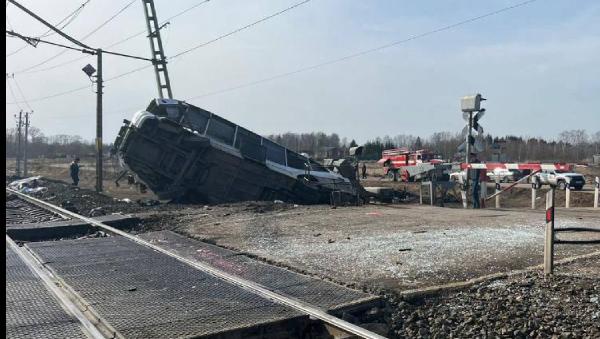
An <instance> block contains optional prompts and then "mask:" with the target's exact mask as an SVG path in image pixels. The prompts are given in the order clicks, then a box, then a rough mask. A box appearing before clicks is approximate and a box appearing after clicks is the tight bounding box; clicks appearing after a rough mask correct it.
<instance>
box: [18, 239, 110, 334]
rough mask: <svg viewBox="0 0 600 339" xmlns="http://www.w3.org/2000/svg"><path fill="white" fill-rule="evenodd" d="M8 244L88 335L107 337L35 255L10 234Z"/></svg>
mask: <svg viewBox="0 0 600 339" xmlns="http://www.w3.org/2000/svg"><path fill="white" fill-rule="evenodd" d="M6 245H7V247H9V248H11V249H12V250H13V251H14V252H15V253H16V254H17V255H18V256H19V258H21V260H23V262H25V265H27V267H29V268H30V269H31V270H32V271H33V272H34V273H35V274H36V275H37V276H38V277H40V279H41V280H42V283H43V284H44V285H45V287H46V288H47V289H48V290H49V291H50V292H51V293H52V294H53V295H54V296H55V297H56V299H58V302H59V303H60V304H61V305H62V306H63V308H64V309H65V310H66V311H67V312H69V313H70V314H72V315H73V316H75V318H77V320H79V322H80V323H81V325H82V326H83V329H85V332H86V334H87V335H89V337H90V338H92V339H106V338H107V337H106V336H104V335H103V334H102V333H101V332H100V330H98V328H96V326H95V325H94V324H92V322H91V321H90V320H89V319H88V318H87V317H86V316H85V315H84V314H83V312H81V310H80V309H79V308H78V307H77V306H76V305H75V304H74V303H73V302H72V301H71V300H70V299H69V297H67V296H66V295H65V293H64V292H63V291H62V289H61V288H60V287H58V286H57V284H56V282H55V281H54V280H53V279H52V278H51V277H50V275H49V274H48V273H47V272H46V271H45V269H44V268H43V267H42V266H41V264H40V263H39V262H38V261H37V260H35V258H34V257H33V255H31V254H30V253H28V252H27V251H25V250H22V249H21V248H19V246H18V245H17V244H16V243H15V242H14V240H12V239H11V238H10V237H9V236H8V235H6Z"/></svg>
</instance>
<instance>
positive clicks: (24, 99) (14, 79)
mask: <svg viewBox="0 0 600 339" xmlns="http://www.w3.org/2000/svg"><path fill="white" fill-rule="evenodd" d="M12 80H13V81H14V83H15V85H16V86H17V90H19V93H20V94H21V98H23V101H24V102H25V105H27V108H29V111H33V108H31V106H30V105H29V102H28V101H27V98H26V97H25V94H23V90H22V89H21V86H19V82H18V81H17V79H16V78H15V77H14V76H13V77H12Z"/></svg>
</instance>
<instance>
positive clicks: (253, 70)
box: [6, 0, 600, 142]
mask: <svg viewBox="0 0 600 339" xmlns="http://www.w3.org/2000/svg"><path fill="white" fill-rule="evenodd" d="M82 2H83V0H61V1H52V2H46V1H43V2H41V1H34V0H23V1H22V3H23V4H24V5H26V6H27V7H29V8H30V9H32V10H34V11H36V12H37V13H38V14H40V15H41V16H43V17H44V18H47V19H48V20H50V21H52V22H56V21H58V20H59V19H60V18H62V17H64V16H65V15H66V14H67V13H68V12H70V11H72V10H73V9H75V8H76V7H77V6H79V5H80V4H81V3H82ZM128 2H129V0H111V1H100V0H91V1H90V3H89V4H88V5H87V6H86V8H85V9H84V10H83V11H82V13H81V14H80V16H79V17H78V18H77V19H76V20H75V21H74V22H73V23H72V24H70V25H69V26H68V27H67V29H66V31H67V32H68V33H69V34H72V35H73V36H75V37H81V36H83V35H85V34H86V33H87V32H89V31H91V30H92V29H93V28H94V27H96V26H97V25H99V24H100V23H101V22H103V21H104V20H106V19H107V18H108V17H110V16H111V15H113V14H114V13H115V12H116V11H118V10H119V9H120V8H121V7H123V6H124V5H125V4H127V3H128ZM198 2H199V0H179V1H164V0H156V3H157V9H158V11H159V18H167V17H169V16H171V15H173V14H176V13H177V12H179V11H181V10H182V9H185V8H187V7H190V6H191V5H193V4H194V3H198ZM296 2H299V0H297V1H288V0H285V1H284V0H277V1H275V0H256V1H245V0H212V1H210V2H208V3H206V4H203V5H201V6H199V7H197V8H196V9H194V10H192V11H190V12H189V13H187V14H185V15H182V16H180V17H178V18H175V19H174V20H172V21H171V24H170V25H169V26H168V27H167V28H166V29H165V30H164V31H163V38H164V40H165V48H166V53H167V55H174V54H176V53H177V52H179V51H181V50H184V49H186V47H188V46H190V45H195V44H199V43H202V42H205V41H208V40H211V39H212V38H214V37H217V36H219V35H221V34H223V33H227V32H229V31H232V30H234V29H236V28H238V27H241V26H244V25H245V24H248V23H251V22H253V21H255V20H257V19H259V18H261V17H264V16H267V15H269V14H272V13H274V12H277V11H279V10H281V9H284V8H286V7H288V6H290V5H292V4H294V3H296ZM518 2H519V1H516V0H515V1H509V0H502V1H500V0H490V1H475V0H473V1H466V0H464V1H399V0H380V1H358V0H312V1H310V2H308V3H306V4H304V5H302V6H299V7H297V8H295V9H293V10H291V11H289V12H287V13H285V14H283V15H281V16H278V17H275V18H273V19H271V20H268V21H265V22H263V23H260V24H258V25H256V26H254V27H252V28H250V29H247V30H245V31H242V32H240V33H237V34H235V35H232V36H230V37H227V38H224V39H222V40H220V41H218V42H216V43H213V44H211V45H208V46H206V47H203V48H199V49H198V50H196V51H194V52H193V53H189V54H187V55H185V56H183V57H181V58H178V59H175V60H173V61H172V62H171V63H170V64H169V70H170V72H171V78H172V82H173V91H174V94H175V97H176V98H181V99H187V98H190V97H193V96H197V95H201V94H205V93H211V92H214V91H219V90H221V89H224V88H230V87H234V86H237V85H241V84H245V83H248V82H252V81H255V80H260V79H263V78H268V77H271V76H274V75H278V74H281V73H286V72H290V71H294V70H296V69H299V68H303V67H306V66H311V65H314V64H319V63H321V62H324V61H328V60H330V59H335V58H338V57H342V56H345V55H348V54H352V53H354V52H358V51H361V50H364V49H369V48H372V47H376V46H379V45H383V44H386V43H389V42H393V41H397V40H402V39H405V38H407V37H410V36H412V35H416V34H420V33H423V32H427V31H430V30H432V29H436V28H439V27H443V26H446V25H450V24H453V23H456V22H459V21H462V20H465V19H468V18H471V17H475V16H478V15H481V14H485V13H487V12H490V11H493V10H496V9H500V8H503V7H506V6H510V5H512V4H515V3H518ZM7 11H8V18H9V20H10V22H11V24H12V26H13V27H14V29H15V30H16V31H19V32H21V33H24V34H30V35H35V34H39V33H40V32H43V31H44V28H43V27H42V26H41V25H40V24H38V23H36V22H35V21H34V20H33V19H31V18H29V17H27V16H26V15H24V14H23V13H21V12H20V11H19V10H18V9H17V8H15V7H14V6H12V5H9V6H8V9H7ZM144 28H145V23H144V18H143V10H142V6H141V1H138V2H136V3H134V4H133V5H132V6H131V7H130V8H128V9H127V10H125V11H124V12H123V13H122V14H121V15H119V16H118V17H117V18H116V19H115V20H113V21H112V22H111V23H110V24H108V25H107V26H106V27H104V28H103V29H101V30H100V31H98V32H97V33H96V34H95V35H93V36H91V37H90V38H89V39H86V40H85V42H86V43H88V44H90V45H93V46H106V45H109V44H111V43H113V42H115V41H117V40H120V39H122V38H124V37H126V36H128V35H130V34H133V33H135V32H137V31H139V30H143V29H144ZM49 39H52V40H54V41H61V42H62V40H61V39H59V38H57V37H56V36H51V37H49ZM7 40H8V41H7V46H6V51H7V53H10V52H12V51H15V50H16V49H17V48H19V47H21V46H22V45H23V42H22V41H19V40H15V39H7ZM113 49H114V50H117V51H122V52H126V53H134V54H138V55H143V56H148V55H149V53H150V51H149V47H148V42H147V40H146V39H145V37H144V35H142V36H139V37H136V38H134V39H132V40H130V41H128V42H126V43H124V44H121V45H118V46H115V47H114V48H113ZM57 52H60V49H58V48H55V47H48V46H39V47H38V48H35V49H34V48H31V47H28V48H26V49H24V50H23V51H21V52H19V53H17V54H15V55H12V56H9V57H7V60H6V61H7V71H8V72H14V71H18V70H20V69H23V68H26V67H27V66H30V65H33V64H36V63H39V62H41V61H43V60H44V59H46V58H48V57H50V56H52V55H54V54H56V53H57ZM78 56H80V54H78V52H68V53H65V54H64V55H61V56H60V57H58V58H56V59H55V60H52V61H50V62H48V63H46V64H44V65H43V66H40V67H39V68H44V67H47V66H52V65H56V64H59V63H62V62H64V61H68V60H70V59H74V58H77V57H78ZM86 63H91V64H93V65H94V64H95V60H94V58H93V57H89V58H87V59H84V60H80V61H77V62H74V63H71V64H68V65H67V66H63V67H59V68H56V69H53V70H50V71H45V72H38V73H29V74H16V75H15V77H16V78H17V82H18V84H19V85H20V87H21V88H22V90H23V93H24V94H25V96H26V97H27V98H29V99H34V98H39V97H43V96H46V95H51V94H54V93H58V92H62V91H66V90H69V89H73V88H77V87H81V86H86V84H89V80H88V79H87V77H86V76H85V75H84V74H83V73H82V72H81V68H82V67H83V66H84V65H85V64H86ZM143 65H144V62H140V61H131V60H123V59H119V58H116V57H108V56H107V57H106V58H105V67H104V68H105V77H106V78H110V77H111V76H114V75H117V74H120V73H123V72H126V71H128V70H130V69H133V68H136V67H139V66H143ZM7 81H10V82H11V84H13V87H15V85H14V82H13V81H12V80H7ZM15 91H16V89H15ZM16 92H17V93H16V95H17V96H20V95H19V93H18V91H16ZM474 92H481V93H482V94H483V95H484V96H485V97H487V98H488V101H487V102H486V108H487V110H488V112H487V115H486V117H485V118H484V120H483V121H482V122H481V123H482V125H483V126H484V128H485V130H486V132H490V133H492V134H495V135H504V134H517V135H525V136H542V137H554V136H556V135H558V133H559V132H560V131H561V130H564V129H587V130H588V132H595V131H598V130H600V2H599V1H592V0H588V1H568V0H538V1H535V2H533V3H530V4H528V5H526V6H523V7H520V8H517V9H514V10H511V11H507V12H504V13H501V14H498V15H496V16H493V17H488V18H485V19H483V20H480V21H477V22H473V23H469V24H466V25H463V26H460V27H457V28H454V29H451V30H448V31H444V32H440V33H438V34H434V35H430V36H427V37H424V38H421V39H417V40H414V41H410V42H407V43H404V44H401V45H398V46H395V47H391V48H387V49H384V50H381V51H378V52H375V53H371V54H368V55H364V56H362V57H358V58H354V59H350V60H346V61H343V62H340V63H336V64H333V65H330V66H326V67H321V68H317V69H314V70H310V71H306V72H302V73H298V74H294V75H291V76H287V77H283V78H280V79H277V80H273V81H270V82H264V83H261V84H259V85H256V86H250V87H245V88H241V89H238V90H234V91H229V92H225V93H221V94H217V95H211V96H205V97H202V98H198V99H194V100H191V101H190V102H192V103H193V104H195V105H198V106H200V107H203V108H205V109H208V110H211V111H213V112H215V113H217V114H220V115H222V116H224V117H226V118H228V119H230V120H232V121H234V122H237V123H239V124H241V125H243V126H246V127H248V128H250V129H252V130H254V131H256V132H258V133H261V134H271V133H283V132H287V131H291V132H307V131H324V132H337V133H338V134H340V136H342V137H347V138H348V139H356V140H357V141H359V142H363V141H365V140H366V139H369V138H374V137H376V136H383V135H386V134H387V135H391V136H393V135H396V134H413V135H421V136H427V135H430V134H431V133H433V132H437V131H451V132H457V131H459V130H460V129H461V127H462V119H461V114H460V111H459V98H460V97H461V96H463V95H466V94H470V93H474ZM155 96H156V89H155V83H154V74H153V72H152V69H151V68H149V69H146V70H143V71H141V72H137V73H134V74H132V75H130V76H127V77H123V78H120V79H117V80H114V81H112V82H109V83H107V84H106V88H105V101H104V106H105V111H106V113H105V127H104V131H105V133H104V139H105V142H110V141H112V140H113V139H114V137H115V135H116V133H117V131H118V128H119V127H120V124H121V121H122V119H124V118H130V117H131V116H132V115H133V113H134V112H135V111H136V110H138V109H143V108H144V107H145V106H146V105H147V103H148V102H149V101H150V99H151V98H153V97H155ZM6 101H7V102H12V101H14V100H13V98H12V95H11V94H10V92H9V90H8V89H7V91H6ZM21 106H22V107H23V108H26V105H24V104H21ZM31 106H32V108H33V109H34V110H35V114H34V116H33V118H32V124H33V125H35V126H38V127H40V128H42V130H43V131H44V132H45V133H46V134H79V135H81V136H83V137H84V138H88V139H90V138H92V137H93V136H94V134H95V127H94V119H95V118H94V116H95V99H94V94H93V93H92V92H91V90H90V89H85V90H82V91H77V92H74V93H72V94H69V95H64V96H60V97H56V98H53V99H49V100H43V101H36V102H32V103H31ZM6 110H7V113H6V122H7V124H9V125H13V124H14V118H13V117H12V115H13V114H14V113H15V112H17V111H18V108H17V107H16V105H9V104H7V105H6ZM561 117H566V119H565V118H561Z"/></svg>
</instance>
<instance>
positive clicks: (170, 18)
mask: <svg viewBox="0 0 600 339" xmlns="http://www.w3.org/2000/svg"><path fill="white" fill-rule="evenodd" d="M210 1H211V0H202V1H200V2H198V3H196V4H194V5H192V6H190V7H188V8H186V9H184V10H182V11H180V12H179V13H177V14H175V15H173V16H170V17H168V18H166V19H165V20H163V21H162V22H161V25H164V24H165V23H167V22H168V21H169V20H173V19H175V18H177V17H179V16H181V15H183V14H185V13H187V12H189V11H191V10H193V9H195V8H196V7H198V6H200V5H203V4H205V3H207V2H210ZM144 33H146V34H147V31H146V29H143V30H141V31H139V32H137V33H134V34H132V35H130V36H128V37H126V38H124V39H121V40H119V41H116V42H114V43H112V44H110V45H108V46H105V47H103V48H111V47H114V46H117V45H120V44H122V43H124V42H127V41H129V40H131V39H133V38H135V37H138V36H140V35H142V34H144ZM23 48H25V47H23ZM85 58H87V56H83V57H78V58H75V59H70V60H67V61H65V62H62V63H59V64H56V65H53V66H50V67H46V68H41V69H36V70H30V71H25V72H21V73H23V74H33V73H40V72H45V71H50V70H53V69H56V68H60V67H62V66H66V65H69V64H71V63H73V62H77V61H80V60H83V59H85Z"/></svg>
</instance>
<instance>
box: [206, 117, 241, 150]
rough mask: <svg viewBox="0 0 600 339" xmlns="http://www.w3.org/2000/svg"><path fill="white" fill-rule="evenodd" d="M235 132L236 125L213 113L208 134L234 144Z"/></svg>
mask: <svg viewBox="0 0 600 339" xmlns="http://www.w3.org/2000/svg"><path fill="white" fill-rule="evenodd" d="M234 134H235V125H234V124H233V123H231V122H229V121H227V120H225V119H223V118H221V117H219V116H216V115H213V116H212V117H211V118H210V123H209V124H208V130H207V131H206V135H208V136H210V137H213V138H214V139H216V140H218V141H221V142H223V143H226V144H228V145H231V144H233V135H234Z"/></svg>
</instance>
